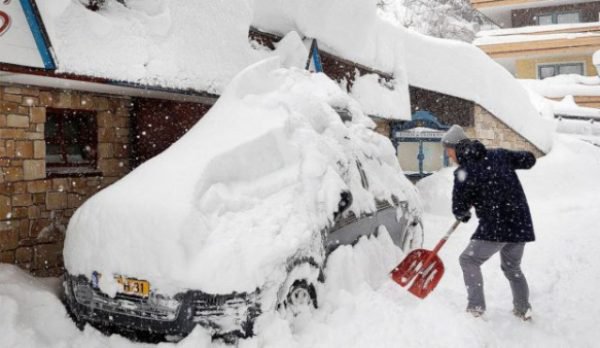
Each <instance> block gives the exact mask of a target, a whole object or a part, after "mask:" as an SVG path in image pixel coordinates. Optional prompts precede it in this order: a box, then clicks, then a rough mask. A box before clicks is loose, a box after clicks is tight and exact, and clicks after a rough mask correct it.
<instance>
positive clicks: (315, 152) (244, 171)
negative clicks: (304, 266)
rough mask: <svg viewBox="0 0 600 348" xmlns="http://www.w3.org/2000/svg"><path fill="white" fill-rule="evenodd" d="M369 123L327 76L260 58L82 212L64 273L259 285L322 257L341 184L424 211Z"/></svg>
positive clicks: (164, 288)
mask: <svg viewBox="0 0 600 348" xmlns="http://www.w3.org/2000/svg"><path fill="white" fill-rule="evenodd" d="M334 107H336V108H344V109H346V110H348V111H349V112H350V113H351V114H352V115H353V116H352V120H351V121H346V122H345V123H344V122H343V121H342V120H341V117H340V116H339V115H338V114H337V113H336V111H334ZM372 126H373V122H372V121H371V120H370V119H369V118H368V117H366V116H364V115H363V114H362V113H361V111H360V108H359V106H358V104H357V103H356V102H355V101H354V100H352V99H351V98H349V97H348V95H347V94H346V93H344V92H342V91H341V90H340V88H339V87H338V85H337V84H335V83H334V82H333V81H331V80H330V79H329V78H328V77H327V76H326V75H324V74H311V73H309V72H306V71H304V70H298V69H283V68H279V59H278V58H271V59H269V60H266V61H263V62H260V63H257V64H255V65H253V66H251V67H249V68H247V69H245V70H244V71H242V72H241V73H240V74H239V75H238V76H237V77H236V78H235V79H234V80H233V81H232V83H231V85H230V86H229V87H228V88H227V89H226V90H225V93H224V94H223V96H222V97H221V98H220V99H219V101H218V102H217V103H216V104H215V105H214V107H213V108H212V109H211V110H210V111H209V112H208V113H207V114H206V115H205V116H204V117H203V118H202V119H201V120H200V121H199V122H198V123H197V124H196V125H195V126H194V127H193V128H192V129H191V130H190V131H189V132H188V133H187V134H186V135H185V136H184V137H182V138H181V139H180V140H179V141H177V142H176V143H175V144H173V145H172V146H171V147H170V148H169V149H167V150H166V151H165V152H163V153H162V154H160V155H159V156H157V157H155V158H153V159H151V160H149V161H148V162H146V163H144V164H143V165H141V166H140V167H138V168H137V169H135V170H134V171H133V172H131V173H130V174H129V175H127V176H126V177H124V178H123V179H122V180H120V181H119V182H117V183H115V184H114V185H112V186H110V187H108V188H107V189H105V190H103V191H101V192H100V193H98V194H97V195H95V196H94V197H92V198H91V199H89V200H88V201H87V202H86V203H85V204H84V205H83V206H82V207H81V208H79V209H78V210H77V212H76V213H75V215H74V216H73V218H72V220H71V222H70V224H69V228H68V231H67V237H66V241H65V252H64V255H65V265H66V268H67V270H68V271H69V272H70V273H71V274H84V275H87V276H88V277H89V275H90V274H91V273H92V272H93V271H98V272H100V273H102V274H120V275H126V276H130V277H137V278H141V279H147V280H149V281H150V282H151V286H152V287H153V289H159V291H161V292H164V293H173V292H176V291H181V290H182V289H186V288H193V289H199V290H203V291H206V292H210V293H226V292H232V291H237V292H241V291H254V290H255V289H256V288H257V287H260V286H262V285H263V284H264V283H265V282H266V281H268V280H269V279H277V277H282V276H284V275H285V262H286V261H287V260H288V259H289V258H290V257H292V256H293V255H301V256H310V257H314V258H316V259H317V261H318V260H319V258H321V257H323V255H319V254H318V253H319V248H317V247H315V245H318V243H321V239H320V238H321V235H320V231H321V230H322V229H323V228H325V227H326V226H327V225H328V224H329V223H330V222H331V218H332V216H333V212H334V211H336V209H337V205H338V202H339V199H340V193H341V192H342V191H343V190H348V189H351V191H352V192H353V194H354V203H353V205H352V210H354V211H355V212H356V213H359V212H361V211H369V210H373V209H375V205H374V198H375V197H377V198H379V199H382V200H391V197H392V195H394V196H396V197H397V198H399V199H400V200H408V201H409V204H411V207H410V208H411V209H412V210H418V209H420V208H419V206H418V204H419V203H418V198H417V195H416V189H415V188H414V187H413V186H412V184H410V183H409V182H408V180H407V179H406V178H405V177H404V176H403V175H402V170H401V169H400V167H399V165H398V161H397V159H396V157H395V152H394V148H393V146H392V145H391V143H390V141H389V139H387V138H386V137H384V136H382V135H380V134H377V133H375V132H374V131H373V130H371V129H370V127H372ZM357 160H358V161H360V162H361V164H362V167H363V169H364V171H365V173H366V175H367V177H368V181H369V188H368V190H365V189H364V188H362V186H361V177H360V173H359V172H358V168H357V164H356V161H357ZM315 253H316V254H315ZM102 279H112V277H102ZM102 286H104V288H103V290H105V291H107V292H109V293H110V292H111V285H110V284H104V285H102V284H101V287H102ZM112 291H114V288H112Z"/></svg>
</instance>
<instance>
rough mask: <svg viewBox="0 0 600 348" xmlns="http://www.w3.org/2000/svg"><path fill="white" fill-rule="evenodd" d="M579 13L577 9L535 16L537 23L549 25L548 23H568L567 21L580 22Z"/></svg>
mask: <svg viewBox="0 0 600 348" xmlns="http://www.w3.org/2000/svg"><path fill="white" fill-rule="evenodd" d="M580 22H581V13H580V12H579V11H571V12H554V13H546V14H541V15H538V16H537V24H538V25H550V24H569V23H580Z"/></svg>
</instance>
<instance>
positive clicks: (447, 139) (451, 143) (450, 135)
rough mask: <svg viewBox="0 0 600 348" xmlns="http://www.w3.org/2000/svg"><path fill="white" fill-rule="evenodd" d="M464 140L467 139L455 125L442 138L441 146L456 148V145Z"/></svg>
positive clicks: (462, 131) (460, 128) (459, 127)
mask: <svg viewBox="0 0 600 348" xmlns="http://www.w3.org/2000/svg"><path fill="white" fill-rule="evenodd" d="M464 139H469V138H468V137H467V135H466V134H465V131H464V130H463V129H462V127H461V126H459V125H457V124H455V125H453V126H452V127H450V129H448V131H447V132H446V134H444V136H443V137H442V144H443V145H444V146H445V147H452V148H454V147H456V145H457V144H458V143H459V142H460V141H461V140H464Z"/></svg>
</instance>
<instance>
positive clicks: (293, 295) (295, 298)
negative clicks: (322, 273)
mask: <svg viewBox="0 0 600 348" xmlns="http://www.w3.org/2000/svg"><path fill="white" fill-rule="evenodd" d="M285 308H286V312H287V313H288V314H290V315H291V316H293V317H297V316H301V315H307V314H310V313H312V311H313V310H314V309H315V308H317V293H316V291H315V287H314V285H313V284H309V283H308V281H307V280H306V279H302V280H296V281H295V282H294V284H292V286H291V287H290V290H289V291H288V293H287V296H286V299H285Z"/></svg>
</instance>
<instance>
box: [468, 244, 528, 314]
mask: <svg viewBox="0 0 600 348" xmlns="http://www.w3.org/2000/svg"><path fill="white" fill-rule="evenodd" d="M524 249H525V243H501V242H490V241H485V240H476V239H473V240H471V242H470V243H469V245H468V246H467V248H466V249H465V251H463V253H462V254H461V255H460V258H459V260H460V266H461V268H462V271H463V277H464V279H465V285H466V286H467V294H468V301H469V304H468V305H467V310H474V311H479V312H483V311H485V297H484V294H483V277H482V276H481V268H480V267H481V265H482V264H483V263H484V262H485V261H487V260H488V259H489V258H490V257H492V255H494V254H495V253H497V252H498V251H500V261H501V268H502V271H503V272H504V275H505V276H506V278H507V279H508V281H509V282H510V288H511V290H512V295H513V305H514V309H515V310H517V311H519V312H521V313H524V312H525V311H527V309H529V308H530V307H531V306H530V304H529V287H528V286H527V280H526V279H525V275H524V274H523V272H521V258H522V257H523V250H524Z"/></svg>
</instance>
